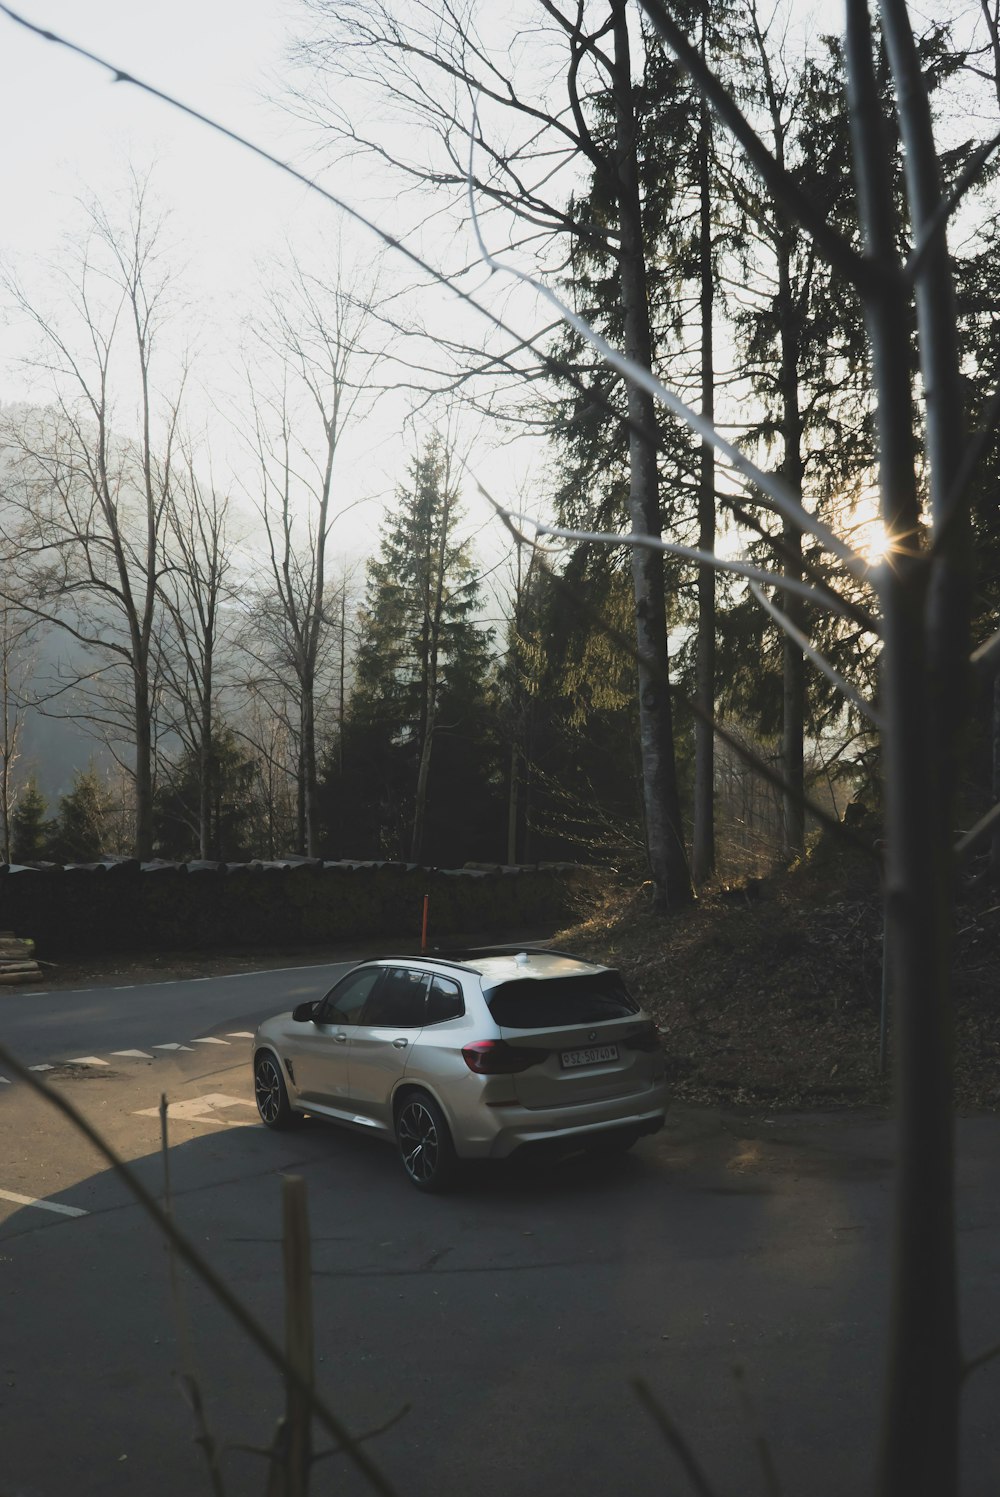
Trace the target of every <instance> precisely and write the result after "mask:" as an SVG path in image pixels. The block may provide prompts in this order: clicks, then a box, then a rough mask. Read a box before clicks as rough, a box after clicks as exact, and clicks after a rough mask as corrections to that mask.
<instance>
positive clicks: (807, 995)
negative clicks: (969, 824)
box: [554, 838, 1000, 1110]
mask: <svg viewBox="0 0 1000 1497" xmlns="http://www.w3.org/2000/svg"><path fill="white" fill-rule="evenodd" d="M957 914H958V918H957V921H956V942H955V964H954V970H955V1032H956V1100H957V1103H958V1106H959V1107H960V1108H989V1109H991V1110H995V1109H1000V891H998V890H997V888H996V887H995V886H994V885H992V884H989V883H988V882H979V883H970V885H968V886H967V887H966V888H964V889H963V891H962V893H961V895H960V900H959V906H958V912H957ZM554 944H555V945H557V946H563V947H565V949H567V950H571V951H579V952H580V953H581V954H587V955H590V956H592V957H594V958H597V959H599V960H601V961H605V962H608V963H610V964H612V965H614V966H617V967H618V968H619V969H620V970H621V972H622V973H623V975H624V976H625V978H626V980H627V982H628V983H629V986H630V988H631V989H632V991H633V992H634V993H635V995H636V997H638V998H639V999H640V1000H641V1001H642V1003H643V1005H644V1006H645V1007H646V1008H647V1009H648V1010H649V1012H650V1013H652V1014H653V1015H654V1016H655V1018H656V1020H657V1022H658V1023H659V1025H660V1027H661V1029H662V1031H663V1036H664V1047H665V1050H666V1052H667V1055H668V1063H669V1074H670V1076H671V1078H672V1082H673V1089H674V1096H675V1097H676V1098H677V1099H678V1100H682V1101H688V1102H698V1103H721V1102H726V1103H744V1104H749V1105H754V1106H766V1107H768V1108H773V1107H791V1108H801V1107H804V1106H808V1107H814V1106H857V1105H873V1104H874V1105H885V1104H887V1103H888V1102H889V1100H890V1084H889V1081H888V1080H887V1081H883V1080H881V1079H880V1077H879V1075H878V1059H879V1008H880V1000H881V963H882V913H881V905H880V899H879V888H878V870H877V866H876V864H875V862H874V860H873V859H871V858H868V857H865V856H864V855H862V854H860V853H856V852H854V851H853V850H851V849H845V848H843V846H841V845H837V846H833V845H831V839H829V838H824V839H823V840H821V842H820V843H819V846H818V847H817V849H816V850H815V852H814V853H813V854H812V856H811V857H809V858H807V859H805V860H803V861H802V862H801V863H800V864H799V865H797V866H796V867H794V868H793V869H791V870H790V871H788V872H787V873H780V874H775V875H772V876H771V877H770V878H768V879H765V880H763V881H759V882H753V883H751V884H749V885H748V886H747V887H746V888H744V889H733V890H726V891H721V890H720V891H717V892H715V893H711V894H708V895H707V896H704V897H702V898H701V899H700V900H699V902H698V904H697V906H696V907H695V908H693V909H692V910H690V911H687V912H685V913H683V914H681V915H677V916H673V917H670V918H668V919H663V918H662V917H659V916H654V915H652V914H651V913H650V912H649V909H648V901H647V897H646V894H645V892H644V891H643V890H641V889H640V890H636V889H634V888H633V889H628V888H623V887H620V886H615V887H612V888H610V889H605V890H604V891H602V895H601V898H600V900H599V902H595V905H594V907H593V908H592V909H591V910H590V911H589V912H588V913H587V914H586V916H585V917H584V918H583V919H582V920H581V921H580V923H579V924H577V925H575V926H573V927H571V928H569V929H567V930H564V931H561V932H560V933H559V935H558V936H557V937H556V938H555V941H554ZM890 1013H891V1010H890ZM890 1047H891V1024H890ZM890 1056H891V1048H890ZM890 1070H891V1065H890Z"/></svg>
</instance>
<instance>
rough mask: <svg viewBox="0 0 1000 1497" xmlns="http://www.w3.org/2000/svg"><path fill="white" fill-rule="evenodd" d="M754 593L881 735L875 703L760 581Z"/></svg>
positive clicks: (753, 587)
mask: <svg viewBox="0 0 1000 1497" xmlns="http://www.w3.org/2000/svg"><path fill="white" fill-rule="evenodd" d="M788 580H789V579H787V578H782V579H781V586H782V588H784V589H785V590H786V591H787V588H788ZM750 591H751V593H752V594H753V596H754V598H755V599H756V600H757V602H758V603H759V604H760V606H761V608H763V609H764V610H765V612H766V613H768V614H770V616H771V618H772V619H774V622H775V623H776V624H777V625H778V627H779V628H780V629H783V630H784V631H785V633H786V634H787V635H788V637H789V639H791V640H794V641H795V643H796V644H797V645H798V647H799V649H800V650H801V651H802V653H803V655H807V656H808V657H809V659H810V660H811V661H812V663H813V665H815V667H816V669H817V670H819V671H822V673H823V675H824V676H826V678H827V680H829V681H832V682H833V684H834V686H836V688H837V690H838V691H839V692H841V694H842V695H843V696H845V697H846V698H847V700H848V701H849V702H853V703H854V705H855V707H857V708H858V710H859V712H863V713H864V715H865V717H867V718H868V720H869V722H872V723H874V725H875V727H876V728H878V729H879V731H880V732H881V730H882V729H883V728H884V727H885V720H884V719H883V717H882V714H881V712H880V711H879V710H878V708H877V707H876V706H874V705H873V704H872V703H871V702H869V701H867V700H866V698H865V697H863V696H862V695H861V693H860V691H856V690H855V688H854V687H853V686H852V685H851V683H850V681H845V680H844V677H843V676H842V675H841V674H840V672H839V671H838V670H837V669H836V668H835V667H834V666H832V665H831V664H830V662H829V660H827V658H826V656H825V655H824V654H822V652H821V651H820V650H817V648H816V646H815V645H814V644H813V642H812V640H811V639H809V637H808V635H806V634H803V632H802V630H801V629H799V628H797V626H796V625H795V624H793V623H792V621H791V619H790V618H789V617H788V615H787V613H784V612H782V610H781V609H780V608H779V607H778V606H777V604H775V603H772V602H771V599H770V598H769V597H768V596H767V595H766V594H765V593H764V592H763V591H762V590H761V588H759V587H758V586H757V584H756V582H751V584H750Z"/></svg>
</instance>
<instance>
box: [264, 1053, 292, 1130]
mask: <svg viewBox="0 0 1000 1497" xmlns="http://www.w3.org/2000/svg"><path fill="white" fill-rule="evenodd" d="M253 1089H254V1095H255V1096H256V1098H257V1111H258V1112H259V1113H260V1120H261V1122H262V1123H263V1124H265V1126H266V1127H268V1128H278V1129H280V1128H290V1127H291V1126H292V1125H293V1124H294V1123H297V1122H298V1120H299V1115H298V1113H296V1112H293V1111H292V1108H291V1104H290V1103H289V1101H288V1092H287V1090H286V1089H285V1083H284V1080H283V1079H282V1075H281V1068H280V1067H279V1065H278V1061H277V1059H276V1057H275V1056H273V1055H272V1054H271V1052H270V1050H262V1051H261V1052H260V1054H259V1055H258V1056H257V1059H256V1060H255V1061H254V1067H253Z"/></svg>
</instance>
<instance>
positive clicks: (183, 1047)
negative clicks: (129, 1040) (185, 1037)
mask: <svg viewBox="0 0 1000 1497" xmlns="http://www.w3.org/2000/svg"><path fill="white" fill-rule="evenodd" d="M153 1049H154V1050H190V1049H191V1046H190V1045H178V1044H177V1042H176V1041H175V1040H170V1041H169V1042H168V1043H167V1044H166V1045H154V1046H153Z"/></svg>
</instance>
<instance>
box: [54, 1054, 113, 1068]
mask: <svg viewBox="0 0 1000 1497" xmlns="http://www.w3.org/2000/svg"><path fill="white" fill-rule="evenodd" d="M109 1063H110V1062H108V1061H106V1060H102V1059H101V1057H100V1056H99V1055H78V1056H77V1057H76V1059H75V1060H65V1061H63V1065H66V1066H106V1065H108V1064H109Z"/></svg>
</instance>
